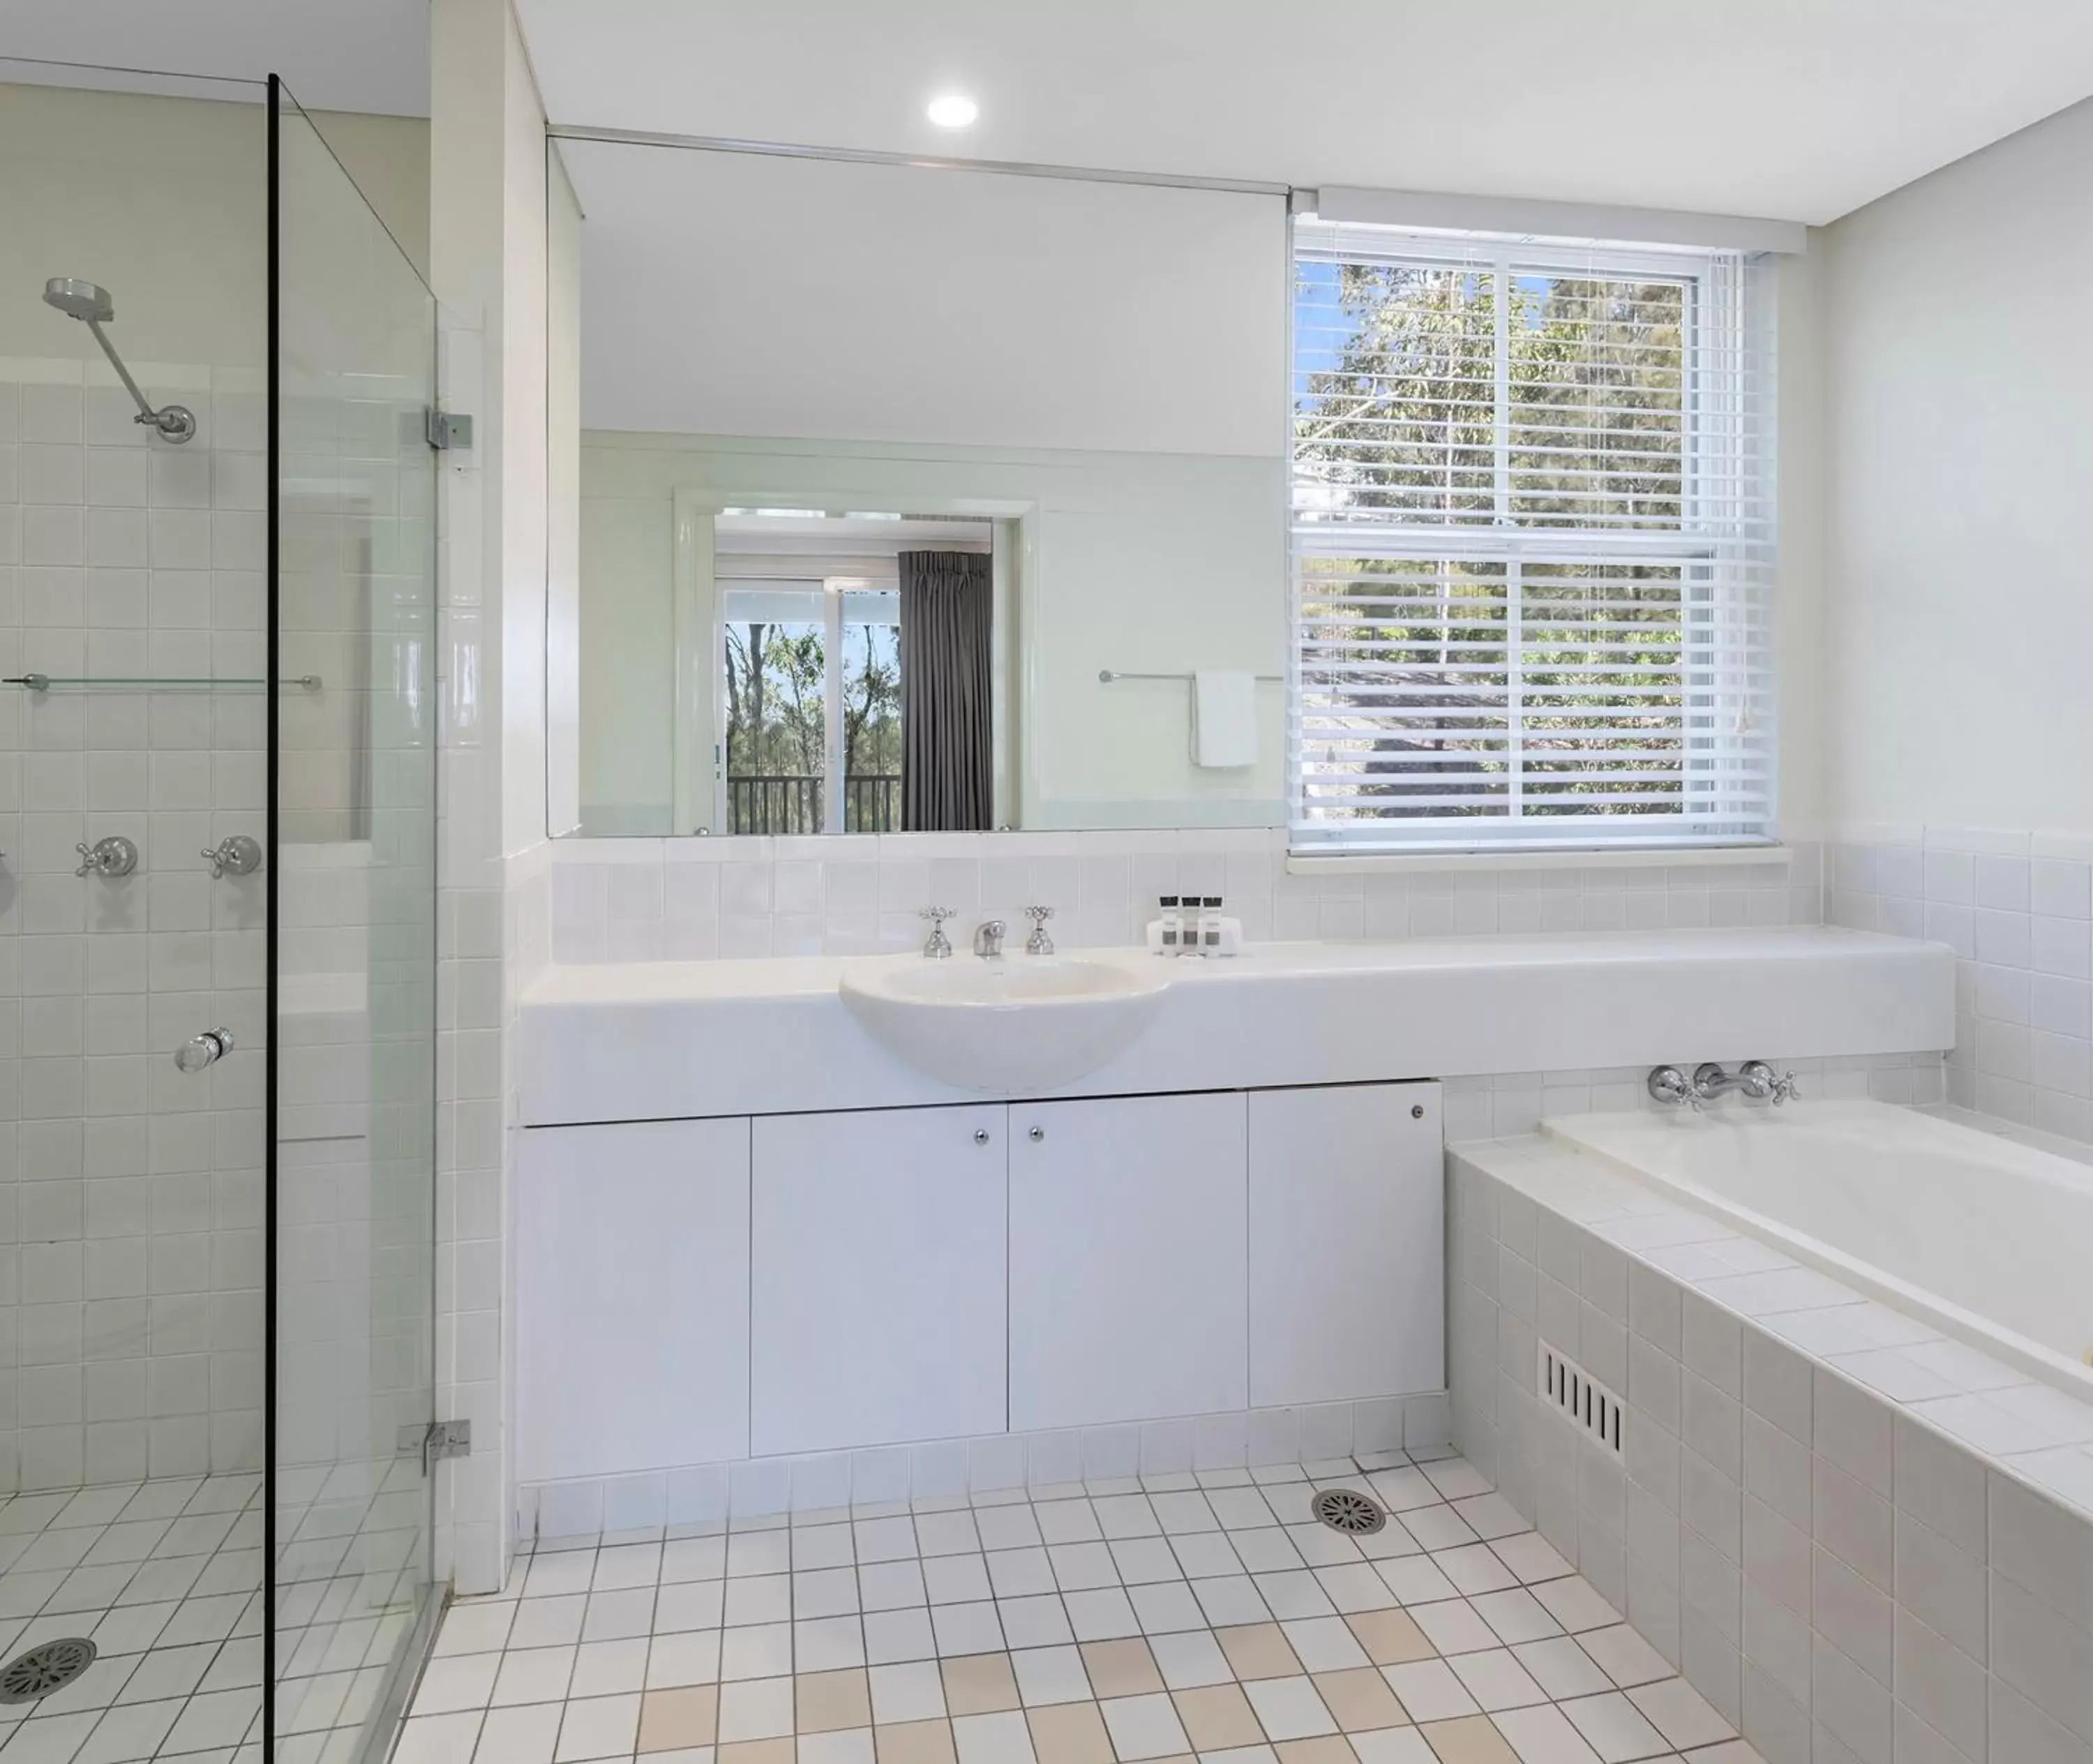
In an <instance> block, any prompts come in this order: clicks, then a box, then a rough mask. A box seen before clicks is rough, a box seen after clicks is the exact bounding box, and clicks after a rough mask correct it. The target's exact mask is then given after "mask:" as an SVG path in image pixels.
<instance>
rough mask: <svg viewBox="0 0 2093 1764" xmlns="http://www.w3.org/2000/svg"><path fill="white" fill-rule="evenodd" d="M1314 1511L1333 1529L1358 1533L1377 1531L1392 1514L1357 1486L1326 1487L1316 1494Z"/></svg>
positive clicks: (1359, 1534) (1334, 1530)
mask: <svg viewBox="0 0 2093 1764" xmlns="http://www.w3.org/2000/svg"><path fill="white" fill-rule="evenodd" d="M1311 1510H1312V1511H1313V1512H1314V1513H1315V1517H1316V1518H1317V1519H1320V1520H1321V1521H1322V1522H1323V1523H1324V1524H1325V1525H1327V1526H1328V1527H1329V1528H1330V1529H1331V1530H1332V1531H1333V1532H1351V1533H1352V1534H1353V1536H1363V1535H1364V1534H1365V1533H1367V1532H1377V1531H1379V1530H1380V1529H1381V1528H1382V1527H1383V1526H1384V1525H1386V1524H1387V1523H1388V1515H1387V1514H1385V1513H1384V1512H1382V1511H1381V1510H1380V1506H1379V1505H1378V1504H1377V1503H1376V1502H1374V1501H1372V1500H1371V1499H1370V1498H1368V1497H1367V1496H1365V1495H1363V1494H1361V1493H1359V1492H1358V1489H1324V1490H1323V1492H1322V1493H1320V1494H1319V1495H1317V1496H1316V1497H1315V1501H1314V1502H1313V1503H1312V1506H1311Z"/></svg>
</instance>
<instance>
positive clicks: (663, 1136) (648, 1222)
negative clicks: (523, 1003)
mask: <svg viewBox="0 0 2093 1764" xmlns="http://www.w3.org/2000/svg"><path fill="white" fill-rule="evenodd" d="M748 1138H749V1123H748V1122H747V1120H669V1121H626V1122H621V1123H617V1124H614V1125H603V1126H588V1127H541V1128H534V1129H532V1130H531V1132H529V1133H525V1134H523V1135H522V1148H521V1150H520V1151H519V1153H518V1162H517V1168H516V1392H517V1398H516V1402H517V1437H518V1461H517V1475H518V1477H519V1478H520V1479H522V1480H525V1481H541V1480H543V1481H550V1480H555V1479H557V1478H560V1477H563V1476H605V1475H610V1474H613V1473H616V1472H619V1471H635V1470H653V1469H663V1468H668V1467H673V1466H675V1465H678V1464H702V1463H713V1462H716V1461H717V1460H718V1459H721V1458H745V1457H747V1455H748V1450H749V1442H748Z"/></svg>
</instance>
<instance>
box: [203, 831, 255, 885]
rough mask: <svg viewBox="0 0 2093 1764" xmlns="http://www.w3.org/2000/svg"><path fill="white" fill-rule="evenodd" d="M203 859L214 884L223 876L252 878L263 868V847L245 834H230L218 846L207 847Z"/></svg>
mask: <svg viewBox="0 0 2093 1764" xmlns="http://www.w3.org/2000/svg"><path fill="white" fill-rule="evenodd" d="M203 858H204V861H205V862H206V863H207V864H209V865H210V874H211V879H212V880H213V881H214V882H215V881H216V880H218V878H220V877H222V876H252V875H253V874H254V873H255V871H257V870H258V869H261V867H262V847H261V845H260V843H259V842H258V841H256V840H254V839H249V837H248V836H247V835H246V834H244V833H228V834H226V836H225V837H224V838H223V839H220V840H219V842H218V843H217V844H216V845H215V846H207V847H205V849H204V853H203Z"/></svg>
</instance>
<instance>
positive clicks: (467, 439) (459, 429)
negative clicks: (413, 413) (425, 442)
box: [422, 405, 472, 452]
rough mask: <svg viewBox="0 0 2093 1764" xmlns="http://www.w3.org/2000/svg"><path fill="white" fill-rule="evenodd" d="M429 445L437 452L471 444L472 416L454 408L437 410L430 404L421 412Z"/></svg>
mask: <svg viewBox="0 0 2093 1764" xmlns="http://www.w3.org/2000/svg"><path fill="white" fill-rule="evenodd" d="M422 415H423V419H424V421H425V424H426V427H425V430H424V432H425V433H426V434H427V436H428V438H429V445H430V446H431V447H433V448H435V449H437V451H438V452H446V451H448V449H451V448H453V447H470V446H471V445H472V418H470V417H468V416H463V415H461V414H459V413H458V412H457V411H454V410H437V409H436V406H435V405H430V406H429V408H428V409H427V410H424V411H423V413H422Z"/></svg>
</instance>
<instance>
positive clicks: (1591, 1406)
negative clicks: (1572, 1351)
mask: <svg viewBox="0 0 2093 1764" xmlns="http://www.w3.org/2000/svg"><path fill="white" fill-rule="evenodd" d="M1540 1398H1541V1401H1542V1402H1546V1403H1548V1404H1549V1405H1550V1406H1552V1407H1553V1409H1554V1410H1555V1411H1556V1412H1557V1413H1558V1415H1562V1417H1563V1418H1564V1419H1566V1420H1567V1421H1569V1422H1570V1423H1571V1424H1572V1425H1573V1426H1575V1427H1576V1428H1579V1430H1581V1431H1582V1432H1583V1433H1584V1436H1585V1437H1587V1438H1588V1439H1590V1440H1591V1441H1593V1442H1594V1443H1595V1444H1597V1445H1602V1446H1604V1447H1605V1449H1606V1450H1608V1451H1610V1452H1614V1453H1616V1454H1618V1452H1619V1450H1620V1449H1621V1424H1622V1423H1623V1420H1624V1419H1626V1416H1627V1404H1625V1403H1624V1402H1622V1401H1621V1399H1620V1398H1618V1397H1617V1396H1615V1395H1614V1393H1613V1392H1612V1391H1610V1390H1609V1389H1606V1387H1605V1385H1602V1384H1601V1383H1600V1382H1599V1380H1597V1379H1596V1378H1594V1377H1593V1376H1592V1375H1591V1374H1590V1373H1589V1372H1586V1371H1585V1370H1584V1367H1581V1366H1579V1364H1578V1363H1576V1361H1575V1360H1574V1359H1571V1358H1570V1356H1569V1355H1568V1354H1565V1353H1564V1352H1562V1350H1561V1349H1559V1348H1556V1347H1551V1346H1549V1344H1548V1343H1547V1342H1545V1341H1543V1342H1542V1343H1541V1344H1540Z"/></svg>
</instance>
